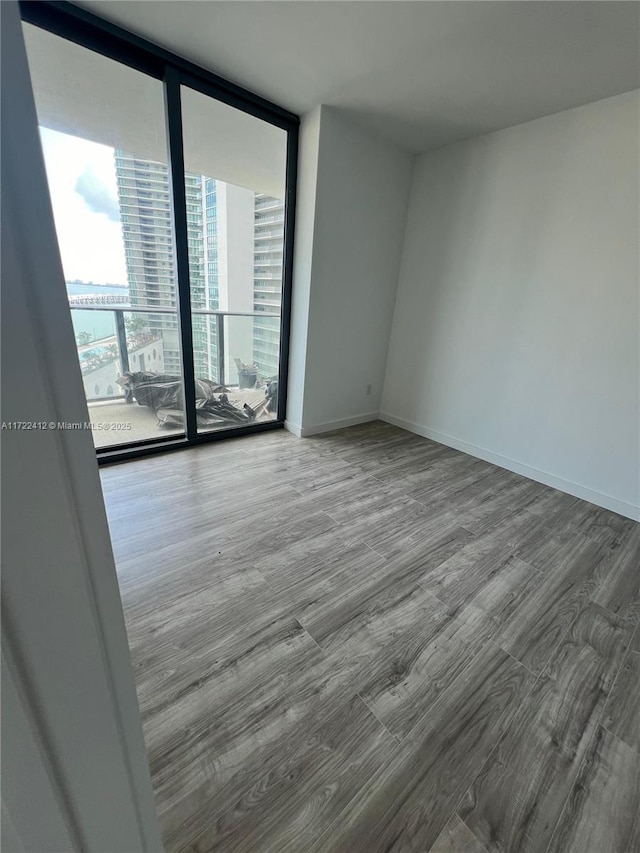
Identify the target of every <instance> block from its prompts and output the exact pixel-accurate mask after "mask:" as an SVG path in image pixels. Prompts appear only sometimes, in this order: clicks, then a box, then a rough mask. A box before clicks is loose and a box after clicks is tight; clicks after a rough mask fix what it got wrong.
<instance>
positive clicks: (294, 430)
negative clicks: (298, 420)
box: [284, 420, 302, 438]
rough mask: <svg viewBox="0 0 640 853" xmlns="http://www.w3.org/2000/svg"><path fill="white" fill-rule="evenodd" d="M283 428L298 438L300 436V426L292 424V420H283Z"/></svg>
mask: <svg viewBox="0 0 640 853" xmlns="http://www.w3.org/2000/svg"><path fill="white" fill-rule="evenodd" d="M284 428H285V429H286V430H288V431H289V432H292V433H293V434H294V435H297V436H298V438H301V437H302V427H301V426H300V424H294V423H293V421H287V420H285V422H284Z"/></svg>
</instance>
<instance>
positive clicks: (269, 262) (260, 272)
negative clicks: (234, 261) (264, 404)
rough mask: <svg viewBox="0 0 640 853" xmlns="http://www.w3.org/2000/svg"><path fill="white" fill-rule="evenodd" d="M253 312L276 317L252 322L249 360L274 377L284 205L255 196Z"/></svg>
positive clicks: (257, 194)
mask: <svg viewBox="0 0 640 853" xmlns="http://www.w3.org/2000/svg"><path fill="white" fill-rule="evenodd" d="M254 204H255V213H254V257H253V310H254V311H255V312H256V313H257V314H260V313H267V314H278V317H256V318H255V319H254V322H253V358H254V361H255V363H256V364H257V365H258V368H259V370H260V373H261V374H262V376H264V378H271V377H275V376H277V375H278V362H279V351H280V318H279V315H280V307H281V304H282V261H283V249H284V202H283V201H282V200H281V199H276V198H272V197H271V196H268V195H265V194H264V193H256V194H255V202H254Z"/></svg>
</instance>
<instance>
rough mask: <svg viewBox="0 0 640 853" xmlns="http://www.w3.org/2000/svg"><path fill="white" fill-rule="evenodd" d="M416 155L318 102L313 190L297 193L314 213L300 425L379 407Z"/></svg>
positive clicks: (369, 414)
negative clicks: (413, 156)
mask: <svg viewBox="0 0 640 853" xmlns="http://www.w3.org/2000/svg"><path fill="white" fill-rule="evenodd" d="M303 145H304V134H303ZM412 160H413V158H412V156H411V155H409V154H407V153H406V152H404V151H401V150H400V149H398V148H396V147H395V146H393V145H391V144H390V143H388V142H385V141H382V140H380V139H378V138H377V137H375V136H373V135H372V134H371V133H370V132H369V131H367V130H365V129H363V128H362V127H360V126H359V125H358V124H357V123H356V122H354V120H353V119H351V118H349V117H347V116H346V115H344V114H343V113H342V112H341V111H339V110H336V109H335V108H332V107H325V106H323V107H322V108H321V113H320V129H319V143H318V159H317V173H316V188H315V199H313V200H311V201H309V200H307V201H305V197H304V196H305V193H304V189H303V191H302V192H301V198H300V204H301V209H302V213H303V214H304V215H306V216H307V217H312V218H313V248H312V253H311V256H310V259H311V269H310V278H309V279H308V282H309V283H308V300H309V307H308V328H307V341H306V360H305V376H304V400H303V406H302V414H301V421H299V422H298V423H299V426H300V427H301V432H302V434H303V435H310V434H312V433H314V432H320V431H322V430H326V429H335V428H338V427H341V426H347V425H348V424H351V423H359V422H362V421H365V420H371V419H374V418H376V417H377V415H378V411H379V408H380V396H381V393H382V383H383V378H384V369H385V362H386V356H387V346H388V341H389V333H390V330H391V318H392V314H393V305H394V300H395V293H396V287H397V280H398V267H399V262H400V255H401V250H402V237H403V233H404V224H405V217H406V210H407V202H408V195H409V186H410V177H411V167H412ZM304 167H305V160H304V154H303V158H302V168H303V169H304ZM311 173H313V169H311ZM303 180H306V178H303ZM308 195H309V197H311V195H312V194H311V193H308ZM305 205H308V210H306V209H305ZM298 223H300V216H299V217H298ZM305 225H306V228H307V230H308V229H309V227H310V220H309V221H307V222H306V223H305V224H303V228H302V229H301V231H302V234H300V232H298V234H297V241H298V244H297V247H296V254H297V261H296V263H297V266H296V268H295V270H294V293H296V291H297V289H298V288H299V287H301V288H302V287H303V285H301V283H300V281H299V277H300V276H299V273H300V265H301V263H302V261H301V260H300V255H301V253H302V251H306V252H308V234H306V239H305V232H304V227H305ZM305 246H306V248H303V247H305ZM306 263H308V257H307V259H306ZM295 273H298V275H295ZM306 274H307V275H309V270H308V269H307V270H306ZM294 299H298V300H299V301H302V298H301V297H300V298H299V297H298V295H297V293H296V296H295V297H294ZM294 319H295V312H294ZM292 354H293V353H292ZM368 385H370V386H371V393H367V386H368ZM289 420H293V418H292V417H289Z"/></svg>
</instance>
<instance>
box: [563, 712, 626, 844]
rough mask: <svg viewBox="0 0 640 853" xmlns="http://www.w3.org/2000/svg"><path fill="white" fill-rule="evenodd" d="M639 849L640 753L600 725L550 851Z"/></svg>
mask: <svg viewBox="0 0 640 853" xmlns="http://www.w3.org/2000/svg"><path fill="white" fill-rule="evenodd" d="M638 850H640V755H639V754H638V753H637V752H636V751H635V750H634V749H631V747H630V746H627V745H626V744H625V743H623V742H622V741H621V740H618V738H617V737H615V735H612V734H611V733H610V732H607V731H606V730H605V729H603V728H602V727H598V728H597V730H596V732H595V733H594V736H593V739H592V742H591V746H590V749H589V752H588V753H587V755H586V756H585V759H584V762H583V764H582V768H581V770H580V775H579V777H578V779H577V780H576V783H575V785H574V788H573V791H572V792H571V796H570V797H569V800H568V802H567V805H566V808H565V810H564V812H563V813H562V817H561V819H560V821H559V823H558V826H557V828H556V831H555V833H554V835H553V838H552V840H551V844H550V845H549V850H548V853H603V851H606V853H636V851H638Z"/></svg>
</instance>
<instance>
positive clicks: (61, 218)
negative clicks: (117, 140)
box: [40, 127, 127, 284]
mask: <svg viewBox="0 0 640 853" xmlns="http://www.w3.org/2000/svg"><path fill="white" fill-rule="evenodd" d="M40 136H41V139H42V147H43V151H44V158H45V164H46V167H47V176H48V178H49V190H50V193H51V202H52V205H53V214H54V218H55V222H56V231H57V233H58V243H59V245H60V253H61V255H62V265H63V267H64V274H65V278H67V279H80V280H81V281H93V282H96V283H100V284H106V283H110V284H126V283H127V271H126V264H125V255H124V244H123V240H122V227H121V225H120V222H118V221H114V220H113V218H109V217H108V216H107V215H105V213H103V212H96V210H92V209H91V208H90V207H89V206H88V204H87V202H86V200H85V198H84V197H83V196H81V195H80V194H79V193H78V192H77V190H76V187H77V186H78V181H79V180H80V187H81V188H82V185H83V183H82V180H81V179H82V177H83V176H85V178H86V175H88V174H89V175H91V176H92V179H93V180H94V182H96V184H98V185H99V186H100V187H101V188H102V190H103V192H104V195H105V197H107V198H111V199H117V193H118V190H117V183H116V171H115V161H114V154H113V148H109V147H108V146H106V145H99V144H98V143H95V142H88V141H87V140H85V139H79V138H78V137H76V136H70V135H68V134H66V133H59V132H58V131H55V130H49V129H48V128H44V127H41V128H40ZM85 195H86V194H85Z"/></svg>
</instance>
